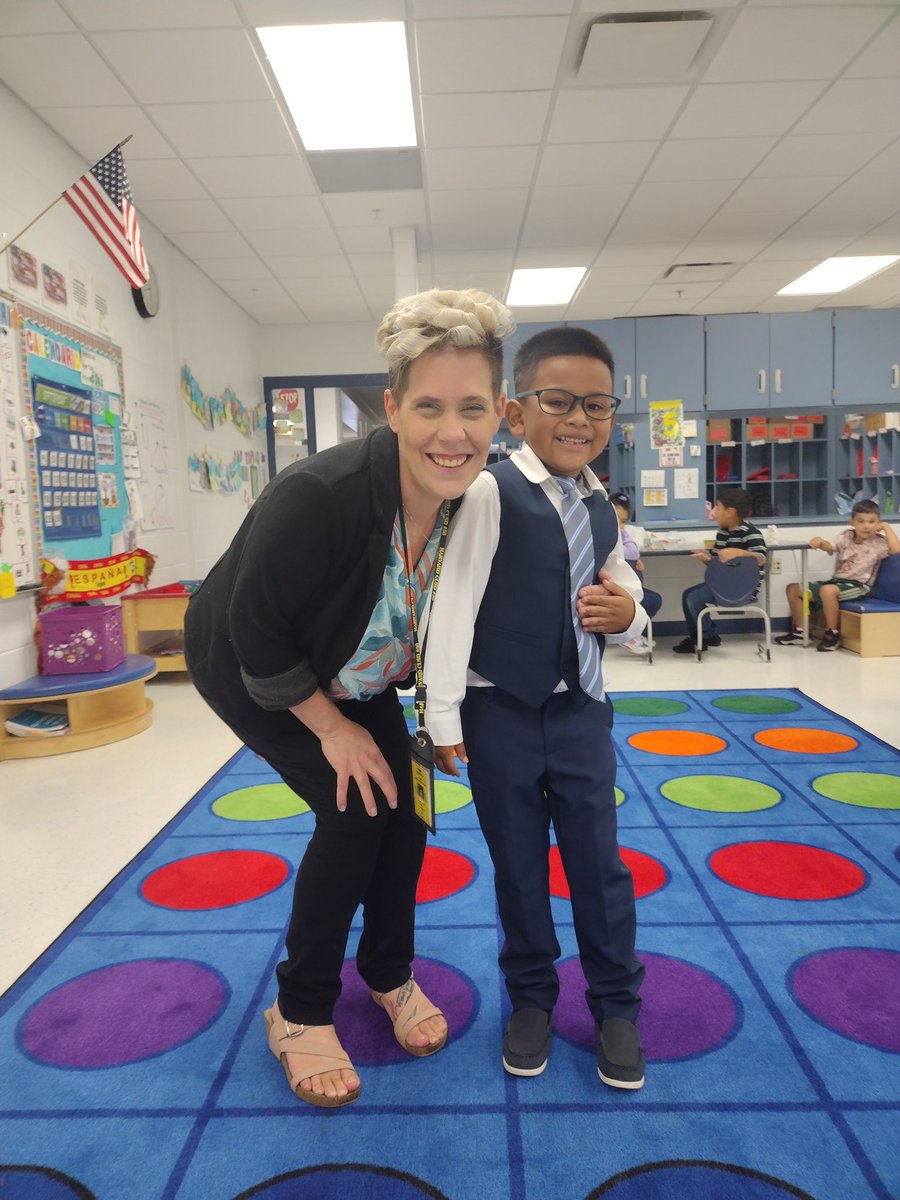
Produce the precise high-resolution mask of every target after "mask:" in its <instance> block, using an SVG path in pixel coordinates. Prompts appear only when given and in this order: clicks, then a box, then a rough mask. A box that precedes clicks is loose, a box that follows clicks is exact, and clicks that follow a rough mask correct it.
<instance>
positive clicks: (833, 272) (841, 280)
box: [777, 254, 900, 296]
mask: <svg viewBox="0 0 900 1200" xmlns="http://www.w3.org/2000/svg"><path fill="white" fill-rule="evenodd" d="M898 259H900V254H875V255H868V256H866V255H859V256H856V257H846V258H826V259H825V261H824V262H820V263H819V265H818V266H817V267H813V269H812V270H811V271H807V272H806V274H805V275H801V276H800V278H799V279H795V280H794V282H793V283H789V284H788V285H787V287H783V288H782V289H781V290H780V291H779V292H778V293H777V294H778V295H779V296H830V295H832V294H833V293H835V292H843V291H846V290H847V288H851V287H853V285H854V284H856V283H862V281H863V280H864V279H868V278H869V277H870V276H872V275H877V274H878V272H879V271H883V270H884V269H885V267H889V266H890V265H891V263H895V262H897V261H898Z"/></svg>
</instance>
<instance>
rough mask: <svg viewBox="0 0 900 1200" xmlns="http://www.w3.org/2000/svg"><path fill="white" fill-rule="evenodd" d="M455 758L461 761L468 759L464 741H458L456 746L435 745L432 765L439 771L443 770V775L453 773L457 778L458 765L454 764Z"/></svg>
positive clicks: (464, 761)
mask: <svg viewBox="0 0 900 1200" xmlns="http://www.w3.org/2000/svg"><path fill="white" fill-rule="evenodd" d="M457 759H459V761H460V762H461V763H467V762H468V761H469V756H468V755H467V754H466V746H465V743H464V742H460V743H459V744H458V745H456V746H435V748H434V765H435V766H436V767H437V769H438V770H439V771H443V772H444V774H445V775H455V776H456V778H457V779H459V767H458V766H457V765H456V760H457Z"/></svg>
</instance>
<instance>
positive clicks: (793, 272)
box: [728, 258, 821, 292]
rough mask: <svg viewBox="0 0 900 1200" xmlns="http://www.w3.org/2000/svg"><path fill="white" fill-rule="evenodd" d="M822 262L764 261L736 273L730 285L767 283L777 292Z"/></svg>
mask: <svg viewBox="0 0 900 1200" xmlns="http://www.w3.org/2000/svg"><path fill="white" fill-rule="evenodd" d="M820 261H821V260H820V259H818V258H795V259H788V260H787V261H783V262H778V261H775V260H762V261H758V262H751V263H746V264H745V265H744V266H743V267H740V268H739V269H738V270H737V271H735V273H734V275H733V276H732V277H731V279H729V280H728V283H729V284H734V285H735V286H738V285H740V286H743V285H745V284H749V285H750V286H753V287H758V286H759V284H760V283H765V284H770V285H771V290H773V291H776V292H777V291H778V289H779V288H781V287H784V286H785V284H787V283H790V282H791V281H792V280H794V279H798V278H799V277H800V276H801V275H805V274H806V272H807V271H810V270H812V268H813V267H814V266H816V265H817V264H818V263H819V262H820Z"/></svg>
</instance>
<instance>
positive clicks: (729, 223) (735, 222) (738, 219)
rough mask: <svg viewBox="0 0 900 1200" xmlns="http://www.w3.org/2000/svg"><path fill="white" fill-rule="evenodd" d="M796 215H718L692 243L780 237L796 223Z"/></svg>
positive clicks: (738, 213)
mask: <svg viewBox="0 0 900 1200" xmlns="http://www.w3.org/2000/svg"><path fill="white" fill-rule="evenodd" d="M795 219H796V216H795V214H794V213H791V212H787V213H768V212H767V213H755V212H729V211H727V210H723V211H722V212H718V213H716V214H715V215H714V216H712V217H710V219H709V220H708V221H707V222H706V224H705V225H704V226H703V228H702V230H700V233H699V234H698V236H697V237H695V238H692V239H691V240H692V241H711V242H729V241H733V240H739V241H759V240H761V239H762V238H768V239H770V240H771V239H772V238H775V237H778V236H779V235H780V234H782V233H784V231H785V230H786V229H787V228H788V227H789V226H790V225H791V224H792V223H793V222H794V220H795Z"/></svg>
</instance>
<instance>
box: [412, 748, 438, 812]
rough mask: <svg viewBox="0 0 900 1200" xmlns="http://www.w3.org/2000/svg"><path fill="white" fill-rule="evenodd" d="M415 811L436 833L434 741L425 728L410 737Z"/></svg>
mask: <svg viewBox="0 0 900 1200" xmlns="http://www.w3.org/2000/svg"><path fill="white" fill-rule="evenodd" d="M409 765H410V771H411V774H412V797H413V812H414V813H415V814H416V816H417V817H418V818H419V820H420V821H421V822H422V824H423V825H426V826H427V827H428V828H429V829H430V830H431V832H432V833H436V832H437V830H436V829H435V822H434V743H433V742H432V740H431V738H430V737H429V736H428V733H427V732H426V731H425V730H424V729H417V730H416V732H415V733H414V734H413V735H412V737H411V738H410V739H409Z"/></svg>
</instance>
